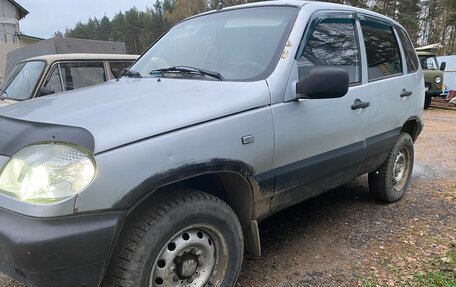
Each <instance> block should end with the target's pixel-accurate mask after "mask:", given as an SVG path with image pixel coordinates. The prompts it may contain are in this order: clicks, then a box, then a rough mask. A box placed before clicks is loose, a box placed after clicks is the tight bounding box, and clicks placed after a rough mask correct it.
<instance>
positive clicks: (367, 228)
mask: <svg viewBox="0 0 456 287" xmlns="http://www.w3.org/2000/svg"><path fill="white" fill-rule="evenodd" d="M425 124H426V126H425V129H424V131H423V133H422V134H421V136H420V138H419V139H418V141H417V143H416V145H415V168H414V171H413V178H412V182H411V184H410V186H409V190H408V193H407V194H406V195H405V198H404V199H403V200H401V201H400V202H398V203H395V204H383V203H380V202H378V201H375V200H374V199H372V198H371V197H370V195H369V191H368V188H367V177H366V176H363V177H360V178H357V179H355V180H353V181H352V182H351V183H350V184H347V185H345V186H342V187H340V188H338V189H336V190H332V191H330V192H328V193H326V194H324V195H322V196H320V197H317V198H315V199H312V200H310V201H307V202H304V203H302V204H299V205H296V206H295V207H292V208H290V209H288V210H286V211H283V212H281V213H279V214H277V215H275V216H273V217H271V218H269V219H268V220H266V221H264V222H262V223H261V225H260V229H261V238H262V247H263V256H262V257H261V258H254V257H251V256H248V255H246V259H245V261H244V265H243V268H242V273H241V276H240V278H239V281H238V284H237V286H238V287H241V286H242V287H268V286H271V287H308V286H363V287H367V286H369V287H370V286H427V284H424V283H423V284H424V285H423V284H420V283H417V281H416V280H415V279H416V276H417V275H420V274H425V273H426V272H427V270H428V269H427V266H429V264H431V262H435V260H441V261H442V262H449V261H450V260H451V258H450V259H449V258H447V257H445V256H446V254H448V252H451V251H452V250H453V251H454V250H455V249H456V112H455V111H451V110H441V109H434V108H430V109H429V110H427V111H425ZM439 266H441V265H439ZM451 266H453V267H451V268H450V269H448V268H447V270H444V269H442V268H441V269H442V270H443V271H444V272H447V274H450V277H452V278H455V280H454V281H450V283H449V284H450V285H436V286H456V270H455V269H454V266H455V265H454V264H453V265H451ZM443 271H442V272H443ZM13 286H14V287H20V286H21V285H20V284H18V283H15V282H14V281H12V280H10V279H7V278H6V277H2V275H0V287H13Z"/></svg>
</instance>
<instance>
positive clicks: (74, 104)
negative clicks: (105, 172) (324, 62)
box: [0, 78, 270, 153]
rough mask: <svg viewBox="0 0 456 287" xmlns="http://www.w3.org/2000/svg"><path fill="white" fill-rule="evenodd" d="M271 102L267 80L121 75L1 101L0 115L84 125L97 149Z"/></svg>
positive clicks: (111, 146)
mask: <svg viewBox="0 0 456 287" xmlns="http://www.w3.org/2000/svg"><path fill="white" fill-rule="evenodd" d="M269 103H270V97H269V90H268V87H267V84H266V82H265V81H258V82H221V81H206V80H191V79H170V78H161V79H157V78H141V79H130V78H123V79H121V80H119V81H110V82H106V83H104V84H101V85H98V86H92V87H89V88H84V89H78V90H75V91H72V92H66V93H61V94H58V95H55V96H46V97H42V98H38V99H33V100H29V101H24V102H21V103H18V104H15V105H9V106H6V107H2V108H0V115H1V116H4V117H8V118H15V119H19V120H23V121H31V122H39V123H48V124H57V125H66V126H73V127H80V128H83V129H86V130H88V131H89V132H90V133H91V134H92V135H93V138H94V143H95V146H94V152H95V153H99V152H102V151H105V150H108V149H111V148H115V147H117V146H120V145H124V144H128V143H130V142H134V141H137V140H140V139H144V138H147V137H151V136H155V135H159V134H163V133H166V132H170V131H172V130H175V129H180V128H184V127H187V126H190V125H194V124H198V123H201V122H205V121H209V120H212V119H216V118H220V117H223V116H227V115H230V114H234V113H239V112H242V111H245V110H249V109H252V108H256V107H260V106H265V105H268V104H269Z"/></svg>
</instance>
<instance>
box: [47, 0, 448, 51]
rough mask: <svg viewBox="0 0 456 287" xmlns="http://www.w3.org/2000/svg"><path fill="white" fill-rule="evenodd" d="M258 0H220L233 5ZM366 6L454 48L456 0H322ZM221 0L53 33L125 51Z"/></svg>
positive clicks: (172, 3) (159, 3)
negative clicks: (121, 47) (105, 43)
mask: <svg viewBox="0 0 456 287" xmlns="http://www.w3.org/2000/svg"><path fill="white" fill-rule="evenodd" d="M259 1H261V0H223V4H224V6H231V5H237V4H243V3H250V2H259ZM322 1H326V2H335V3H341V4H347V5H352V6H355V7H360V8H365V9H368V10H372V11H375V12H378V13H380V14H383V15H386V16H388V17H391V18H393V19H395V20H396V21H398V22H399V23H401V24H402V25H403V26H404V27H405V28H406V30H407V31H408V33H409V35H410V37H411V39H412V40H413V41H414V42H415V45H416V46H423V45H428V44H434V43H440V44H441V45H442V46H443V48H442V49H441V50H440V51H439V52H440V54H444V55H451V54H456V0H322ZM219 2H220V1H219V0H156V1H155V3H154V4H153V5H152V6H151V7H148V8H147V9H146V10H145V11H138V9H136V8H131V9H130V10H127V11H124V12H121V11H120V12H118V13H117V14H115V16H114V17H112V19H109V18H108V17H106V16H104V17H102V18H101V19H97V18H96V17H93V18H89V20H88V21H87V22H82V21H79V22H77V23H76V24H75V26H74V27H73V28H71V29H67V30H66V31H65V32H64V33H62V32H60V31H58V32H56V33H55V36H56V37H69V38H82V39H92V40H105V41H119V42H124V43H125V45H126V50H127V53H131V54H140V53H142V52H143V51H144V50H145V49H147V47H149V46H150V44H152V43H153V42H154V41H155V40H156V39H158V38H159V37H160V36H161V35H162V34H163V33H165V32H166V31H167V30H169V29H170V28H171V27H172V26H173V25H175V24H176V23H177V22H179V21H181V20H183V19H185V18H187V17H189V16H192V15H195V14H198V13H202V12H205V11H208V10H212V9H216V8H217V6H218V4H219Z"/></svg>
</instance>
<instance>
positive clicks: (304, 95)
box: [296, 68, 350, 99]
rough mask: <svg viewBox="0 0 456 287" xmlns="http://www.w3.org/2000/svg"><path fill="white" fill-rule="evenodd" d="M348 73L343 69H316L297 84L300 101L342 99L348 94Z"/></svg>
mask: <svg viewBox="0 0 456 287" xmlns="http://www.w3.org/2000/svg"><path fill="white" fill-rule="evenodd" d="M349 81H350V80H349V76H348V72H347V71H346V70H345V69H342V68H315V69H312V70H311V71H310V73H309V74H308V75H307V76H305V77H304V78H302V79H301V80H300V81H299V82H298V83H297V84H296V93H297V96H296V98H298V99H332V98H341V97H343V96H345V95H346V94H347V92H348V85H349Z"/></svg>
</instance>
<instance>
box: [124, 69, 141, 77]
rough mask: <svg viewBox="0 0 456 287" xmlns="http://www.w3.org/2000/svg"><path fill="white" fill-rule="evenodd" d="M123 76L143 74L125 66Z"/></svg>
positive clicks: (139, 75)
mask: <svg viewBox="0 0 456 287" xmlns="http://www.w3.org/2000/svg"><path fill="white" fill-rule="evenodd" d="M122 76H125V77H129V78H142V77H143V76H141V74H140V73H139V72H136V71H134V70H131V69H128V68H125V69H123V71H122Z"/></svg>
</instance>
